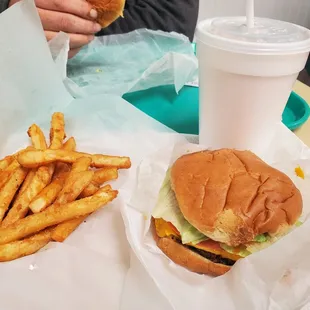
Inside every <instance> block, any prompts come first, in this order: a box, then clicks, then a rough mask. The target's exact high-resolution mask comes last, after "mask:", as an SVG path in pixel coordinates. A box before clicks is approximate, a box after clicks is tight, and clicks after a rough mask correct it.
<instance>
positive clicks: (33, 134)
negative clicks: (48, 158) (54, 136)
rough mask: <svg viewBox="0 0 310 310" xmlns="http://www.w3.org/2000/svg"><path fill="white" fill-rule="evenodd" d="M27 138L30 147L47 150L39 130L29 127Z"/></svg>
mask: <svg viewBox="0 0 310 310" xmlns="http://www.w3.org/2000/svg"><path fill="white" fill-rule="evenodd" d="M27 133H28V136H29V138H30V139H31V142H32V146H33V147H34V148H36V149H38V150H45V149H47V144H46V140H45V136H44V133H43V132H42V130H41V128H40V127H39V126H38V125H36V124H33V125H31V126H30V127H29V129H28V131H27Z"/></svg>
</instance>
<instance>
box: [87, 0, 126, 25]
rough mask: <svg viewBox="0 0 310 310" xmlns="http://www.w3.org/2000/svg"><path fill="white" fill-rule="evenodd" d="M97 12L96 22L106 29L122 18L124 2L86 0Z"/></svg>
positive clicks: (116, 0)
mask: <svg viewBox="0 0 310 310" xmlns="http://www.w3.org/2000/svg"><path fill="white" fill-rule="evenodd" d="M87 1H88V2H89V3H90V4H91V5H92V6H93V8H94V9H96V11H97V12H98V18H97V22H98V23H99V24H100V25H101V26H102V28H106V27H108V26H109V25H110V24H112V23H113V22H114V21H115V20H116V19H117V18H119V17H120V16H123V11H124V7H125V1H126V0H87Z"/></svg>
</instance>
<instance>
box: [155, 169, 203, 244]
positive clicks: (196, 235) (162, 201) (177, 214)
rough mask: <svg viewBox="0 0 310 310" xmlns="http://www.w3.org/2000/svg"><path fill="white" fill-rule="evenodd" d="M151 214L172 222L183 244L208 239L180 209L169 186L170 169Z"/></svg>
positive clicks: (196, 242)
mask: <svg viewBox="0 0 310 310" xmlns="http://www.w3.org/2000/svg"><path fill="white" fill-rule="evenodd" d="M152 216H153V217H154V218H162V219H164V220H165V221H167V222H170V223H172V224H173V225H174V226H175V228H176V229H177V230H178V231H179V233H180V235H181V239H182V243H183V244H188V243H192V244H194V245H195V244H198V243H200V242H202V241H205V240H207V239H208V237H206V236H205V235H204V234H202V233H201V232H200V231H198V230H197V229H196V228H195V227H194V226H192V225H191V224H190V223H189V222H188V221H187V220H186V219H185V218H184V216H183V214H182V212H181V211H180V209H179V205H178V202H177V199H176V197H175V194H174V191H173V190H172V188H171V182H170V170H168V171H167V174H166V177H165V179H164V182H163V184H162V187H161V189H160V191H159V196H158V200H157V204H156V206H155V208H154V210H153V212H152Z"/></svg>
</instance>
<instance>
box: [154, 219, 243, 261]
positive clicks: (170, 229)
mask: <svg viewBox="0 0 310 310" xmlns="http://www.w3.org/2000/svg"><path fill="white" fill-rule="evenodd" d="M155 228H156V233H157V235H158V236H159V237H160V238H164V237H171V236H175V237H178V238H180V234H179V232H178V230H177V229H176V228H175V227H174V226H173V225H172V224H171V223H169V222H166V221H165V220H164V219H155ZM188 245H190V246H192V247H195V248H197V249H200V250H203V251H206V252H210V253H213V254H216V255H220V256H222V257H223V258H228V259H232V260H234V261H236V260H238V259H240V258H242V257H241V256H239V255H236V254H232V253H228V252H226V251H225V250H224V249H222V248H221V246H220V244H219V243H218V242H216V241H213V240H211V239H208V240H205V241H202V242H200V243H198V244H195V245H194V244H191V243H189V244H188Z"/></svg>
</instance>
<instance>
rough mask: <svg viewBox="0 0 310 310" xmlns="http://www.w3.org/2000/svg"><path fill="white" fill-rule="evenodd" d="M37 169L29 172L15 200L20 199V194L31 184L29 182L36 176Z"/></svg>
mask: <svg viewBox="0 0 310 310" xmlns="http://www.w3.org/2000/svg"><path fill="white" fill-rule="evenodd" d="M36 172H37V170H36V169H32V170H30V171H29V172H28V174H27V176H26V178H25V180H24V182H23V184H22V186H21V187H20V189H19V191H18V193H17V195H16V197H15V200H18V199H19V196H20V195H21V194H22V193H23V192H24V190H25V189H26V188H27V187H28V186H29V184H30V183H31V182H32V179H33V177H34V176H35V174H36Z"/></svg>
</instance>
